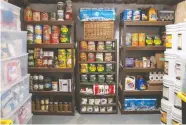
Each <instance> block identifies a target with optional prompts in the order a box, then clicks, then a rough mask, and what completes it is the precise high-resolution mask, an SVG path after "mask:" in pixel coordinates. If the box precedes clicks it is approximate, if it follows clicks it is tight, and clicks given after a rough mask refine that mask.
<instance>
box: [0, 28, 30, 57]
mask: <svg viewBox="0 0 186 125" xmlns="http://www.w3.org/2000/svg"><path fill="white" fill-rule="evenodd" d="M26 36H27V32H26V31H11V30H1V59H7V58H10V57H15V56H19V55H22V54H25V53H27V51H26V49H27V48H26V44H27V42H26V41H27V37H26Z"/></svg>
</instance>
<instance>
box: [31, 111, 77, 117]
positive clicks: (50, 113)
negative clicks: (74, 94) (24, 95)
mask: <svg viewBox="0 0 186 125" xmlns="http://www.w3.org/2000/svg"><path fill="white" fill-rule="evenodd" d="M32 113H33V114H34V115H68V116H73V115H74V113H73V112H47V111H32Z"/></svg>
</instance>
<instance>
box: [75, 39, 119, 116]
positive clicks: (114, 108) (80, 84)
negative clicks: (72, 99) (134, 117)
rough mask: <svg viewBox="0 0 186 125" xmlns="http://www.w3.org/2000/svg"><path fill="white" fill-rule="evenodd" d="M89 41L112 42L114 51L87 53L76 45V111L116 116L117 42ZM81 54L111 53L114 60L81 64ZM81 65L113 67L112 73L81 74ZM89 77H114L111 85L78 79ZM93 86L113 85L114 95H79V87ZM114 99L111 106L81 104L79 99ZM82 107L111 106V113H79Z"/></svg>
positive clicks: (106, 105)
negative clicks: (92, 75) (85, 75)
mask: <svg viewBox="0 0 186 125" xmlns="http://www.w3.org/2000/svg"><path fill="white" fill-rule="evenodd" d="M83 41H89V40H83ZM90 41H99V42H105V41H113V42H114V49H113V50H102V51H97V50H95V51H89V50H80V48H79V46H80V44H79V42H78V45H77V51H78V52H77V62H78V65H77V93H78V95H77V109H78V111H79V113H81V114H117V113H118V103H117V102H118V96H117V93H118V89H117V81H118V80H117V40H90ZM81 52H85V53H112V54H113V55H114V60H113V61H109V62H107V61H99V62H87V61H85V62H82V61H80V53H81ZM81 64H112V65H113V66H114V71H113V72H87V73H81V71H80V65H81ZM84 74H87V75H90V74H94V75H114V82H112V83H110V84H109V83H106V82H104V83H100V82H97V81H96V82H82V81H81V79H80V75H84ZM95 84H99V85H115V94H106V95H94V94H85V93H81V92H80V90H81V87H84V86H88V87H92V88H93V85H95ZM109 97H110V98H114V102H113V103H112V104H104V105H101V104H100V105H96V104H94V105H91V104H88V103H87V104H81V98H100V99H101V98H109ZM82 106H92V107H93V106H105V107H108V106H112V107H113V111H112V112H108V111H106V112H101V111H100V112H88V111H83V112H82V111H81V107H82Z"/></svg>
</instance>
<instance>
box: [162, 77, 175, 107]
mask: <svg viewBox="0 0 186 125" xmlns="http://www.w3.org/2000/svg"><path fill="white" fill-rule="evenodd" d="M173 84H174V82H173V81H170V80H167V79H163V98H164V99H165V100H167V101H168V103H169V104H170V105H172V106H173V104H174V92H173Z"/></svg>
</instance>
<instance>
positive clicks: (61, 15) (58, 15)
mask: <svg viewBox="0 0 186 125" xmlns="http://www.w3.org/2000/svg"><path fill="white" fill-rule="evenodd" d="M57 17H58V18H57V20H60V21H64V10H58V11H57Z"/></svg>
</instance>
